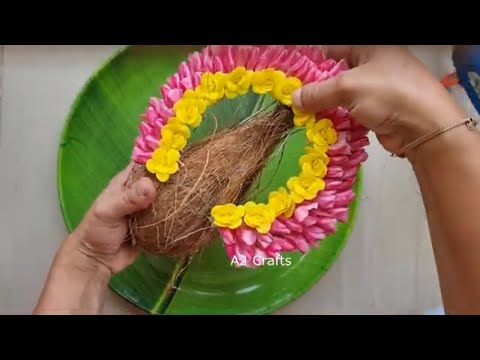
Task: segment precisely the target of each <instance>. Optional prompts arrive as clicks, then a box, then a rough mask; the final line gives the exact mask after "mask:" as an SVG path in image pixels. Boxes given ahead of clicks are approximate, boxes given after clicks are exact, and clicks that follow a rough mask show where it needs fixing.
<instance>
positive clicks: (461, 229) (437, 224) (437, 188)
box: [412, 125, 480, 314]
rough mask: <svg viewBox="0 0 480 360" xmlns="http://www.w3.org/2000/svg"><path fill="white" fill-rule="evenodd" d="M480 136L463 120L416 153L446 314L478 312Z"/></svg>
mask: <svg viewBox="0 0 480 360" xmlns="http://www.w3.org/2000/svg"><path fill="white" fill-rule="evenodd" d="M478 154H480V135H479V134H478V132H477V131H468V130H467V129H466V127H465V126H464V125H462V126H460V127H457V128H455V129H452V130H449V131H447V132H446V133H444V134H442V135H439V136H437V137H436V138H434V139H432V140H430V141H428V142H427V143H425V144H424V145H421V147H420V148H419V149H418V151H417V153H416V154H415V159H414V161H413V162H412V163H413V169H414V171H415V174H416V176H417V179H418V183H419V186H420V189H421V193H422V197H423V200H424V204H425V209H426V213H427V218H428V224H429V228H430V234H431V238H432V246H433V250H434V254H435V260H436V263H437V268H438V274H439V281H440V287H441V291H442V297H443V301H444V306H445V310H446V312H447V313H450V314H453V313H456V314H460V313H469V314H471V313H480V221H479V219H478V216H479V214H480V211H479V209H480V207H479V204H480V157H479V156H478Z"/></svg>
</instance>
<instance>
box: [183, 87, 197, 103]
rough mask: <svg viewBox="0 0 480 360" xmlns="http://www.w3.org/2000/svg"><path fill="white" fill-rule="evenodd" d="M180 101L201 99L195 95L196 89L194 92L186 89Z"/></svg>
mask: <svg viewBox="0 0 480 360" xmlns="http://www.w3.org/2000/svg"><path fill="white" fill-rule="evenodd" d="M197 89H198V87H197ZM182 99H192V100H198V99H201V98H200V97H199V96H198V93H197V90H196V89H195V90H191V89H188V90H187V91H185V92H184V93H183V96H182Z"/></svg>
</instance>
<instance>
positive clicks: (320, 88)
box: [292, 71, 351, 113]
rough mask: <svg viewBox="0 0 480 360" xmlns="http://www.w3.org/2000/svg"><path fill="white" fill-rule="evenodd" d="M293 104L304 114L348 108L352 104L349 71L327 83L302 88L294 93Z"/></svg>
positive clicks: (326, 81) (312, 84) (328, 80)
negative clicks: (340, 107)
mask: <svg viewBox="0 0 480 360" xmlns="http://www.w3.org/2000/svg"><path fill="white" fill-rule="evenodd" d="M292 103H293V106H295V107H296V108H297V109H299V110H301V111H303V112H313V113H317V112H320V111H324V110H327V109H331V108H335V107H338V106H342V107H347V108H348V107H349V104H350V103H351V86H350V81H349V79H348V71H347V72H345V73H342V74H340V75H337V76H335V77H332V78H330V79H327V80H325V81H322V82H318V83H311V84H307V85H305V86H303V87H301V88H300V89H298V90H296V91H295V92H293V94H292Z"/></svg>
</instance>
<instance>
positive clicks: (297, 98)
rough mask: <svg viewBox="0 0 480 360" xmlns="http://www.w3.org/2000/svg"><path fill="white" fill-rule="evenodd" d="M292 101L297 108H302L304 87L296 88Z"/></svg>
mask: <svg viewBox="0 0 480 360" xmlns="http://www.w3.org/2000/svg"><path fill="white" fill-rule="evenodd" d="M292 103H293V105H294V106H295V107H296V108H297V109H302V108H303V104H302V89H298V90H295V91H294V92H293V93H292Z"/></svg>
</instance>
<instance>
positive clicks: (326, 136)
mask: <svg viewBox="0 0 480 360" xmlns="http://www.w3.org/2000/svg"><path fill="white" fill-rule="evenodd" d="M307 139H308V141H310V142H311V143H312V144H314V145H315V146H316V147H317V148H318V149H319V150H322V149H323V150H324V151H326V149H328V145H332V144H335V143H336V142H337V132H336V131H335V129H334V128H333V123H332V121H331V120H329V119H322V120H319V121H317V122H315V123H314V124H312V125H310V126H309V127H307Z"/></svg>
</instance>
